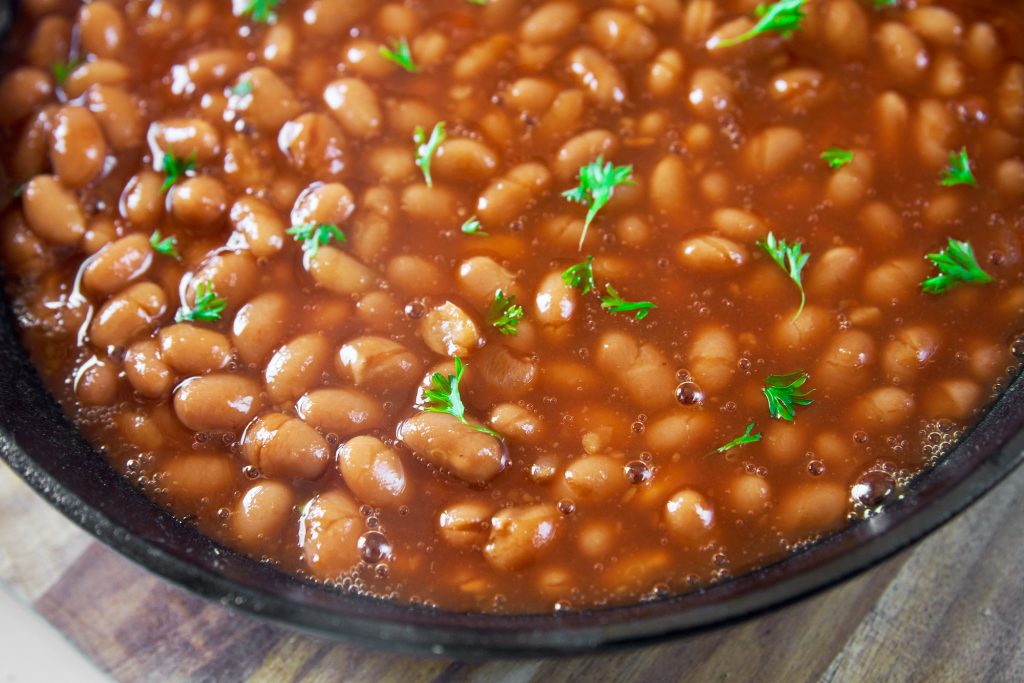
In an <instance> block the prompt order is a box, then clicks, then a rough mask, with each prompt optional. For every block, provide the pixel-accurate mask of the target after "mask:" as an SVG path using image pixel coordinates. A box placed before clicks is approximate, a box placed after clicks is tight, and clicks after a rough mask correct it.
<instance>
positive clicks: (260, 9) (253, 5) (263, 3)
mask: <svg viewBox="0 0 1024 683" xmlns="http://www.w3.org/2000/svg"><path fill="white" fill-rule="evenodd" d="M280 4H281V0H249V2H247V3H246V5H245V8H244V9H242V14H248V15H249V18H250V19H252V20H253V21H255V22H256V23H258V24H269V23H270V22H272V21H274V20H275V19H276V18H277V15H276V14H275V13H274V8H275V7H277V6H278V5H280Z"/></svg>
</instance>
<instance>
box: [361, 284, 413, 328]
mask: <svg viewBox="0 0 1024 683" xmlns="http://www.w3.org/2000/svg"><path fill="white" fill-rule="evenodd" d="M404 315H405V314H404V312H403V311H402V308H401V307H400V306H399V305H398V302H397V301H395V297H394V296H392V295H391V294H388V293H387V292H369V293H368V294H364V295H363V296H362V297H361V298H360V299H359V302H358V303H357V304H356V317H357V318H358V319H359V322H360V323H361V324H362V325H363V326H365V327H366V329H367V330H369V331H371V332H388V331H390V330H392V329H394V327H395V326H396V325H397V324H398V321H399V320H400V319H401V318H402V317H403V316H404Z"/></svg>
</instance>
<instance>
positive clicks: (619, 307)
mask: <svg viewBox="0 0 1024 683" xmlns="http://www.w3.org/2000/svg"><path fill="white" fill-rule="evenodd" d="M605 289H606V290H607V294H605V295H604V296H602V297H601V308H603V309H605V310H606V311H609V312H611V313H630V312H635V317H636V319H637V320H643V319H644V318H646V317H647V314H648V313H650V312H651V310H652V309H655V308H657V306H655V305H654V304H652V303H651V302H650V301H626V300H625V299H623V298H622V297H620V296H619V293H618V292H616V291H615V288H614V287H612V286H611V285H605Z"/></svg>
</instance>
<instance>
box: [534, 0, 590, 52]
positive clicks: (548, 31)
mask: <svg viewBox="0 0 1024 683" xmlns="http://www.w3.org/2000/svg"><path fill="white" fill-rule="evenodd" d="M581 20H582V17H581V15H580V9H579V7H578V6H577V5H576V3H575V2H568V1H562V0H554V1H553V2H546V3H544V4H543V5H541V6H540V7H538V8H537V9H535V10H534V11H533V12H532V13H531V14H530V15H529V16H528V17H526V19H524V20H523V23H522V24H520V25H519V38H520V39H521V40H523V41H525V42H527V43H534V44H541V43H557V42H559V41H561V40H562V39H563V38H565V37H566V36H567V35H568V34H569V33H570V32H571V31H573V30H574V29H575V28H576V27H577V26H578V25H579V23H580V21H581Z"/></svg>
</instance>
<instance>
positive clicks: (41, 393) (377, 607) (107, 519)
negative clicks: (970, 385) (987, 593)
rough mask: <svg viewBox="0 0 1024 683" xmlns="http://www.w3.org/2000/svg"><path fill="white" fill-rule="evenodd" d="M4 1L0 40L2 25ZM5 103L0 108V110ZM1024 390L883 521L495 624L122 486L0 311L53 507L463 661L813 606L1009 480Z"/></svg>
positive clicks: (237, 585)
mask: <svg viewBox="0 0 1024 683" xmlns="http://www.w3.org/2000/svg"><path fill="white" fill-rule="evenodd" d="M9 8H10V4H9V2H6V1H4V0H0V35H2V34H3V32H4V29H5V28H6V26H7V23H8V21H9V17H10V11H9ZM0 106H2V105H0ZM1022 427H1024V379H1022V378H1020V377H1018V378H1017V379H1016V380H1015V381H1014V382H1013V383H1012V384H1011V385H1010V386H1009V388H1008V389H1007V390H1006V391H1005V392H1004V394H1003V395H1002V396H1001V397H1000V398H999V400H998V401H997V402H996V403H995V404H994V405H993V407H992V408H991V410H990V411H989V413H988V414H987V415H986V417H985V418H984V419H983V420H982V421H981V423H980V424H979V425H978V426H977V428H975V429H974V430H973V431H971V432H970V433H969V434H968V435H967V436H966V438H964V439H963V440H962V441H961V443H960V444H959V445H958V446H957V448H956V449H955V450H954V451H953V452H951V453H950V454H949V455H948V456H947V457H946V458H945V459H944V460H943V461H942V462H941V463H940V464H939V465H938V466H937V467H935V468H934V469H932V470H931V471H929V472H928V473H926V474H925V475H923V476H921V477H919V478H918V479H917V480H916V481H915V482H914V484H913V485H912V486H911V487H910V490H909V491H907V492H906V495H905V496H904V497H903V498H902V499H901V500H899V501H896V502H895V503H893V504H891V505H889V506H888V507H887V508H886V509H885V510H884V511H883V512H882V513H880V514H878V515H877V516H874V517H872V518H870V519H869V520H867V521H864V522H859V523H857V524H855V525H853V526H851V527H848V528H847V529H845V530H843V531H841V532H840V533H838V534H836V535H835V536H832V537H830V538H828V539H825V540H824V541H821V542H819V543H817V544H815V545H813V546H811V547H810V548H808V549H807V550H805V551H803V552H801V553H799V554H796V555H792V556H790V557H788V558H787V559H785V560H784V561H781V562H779V563H777V564H774V565H772V566H770V567H767V568H765V569H762V570H759V571H757V572H754V573H751V574H747V575H745V576H741V577H739V578H737V579H734V580H731V581H728V582H725V583H721V584H718V585H716V586H713V587H711V588H709V589H707V590H704V591H701V592H696V593H691V594H688V595H683V596H679V597H675V598H667V599H663V600H658V601H656V602H647V603H642V604H638V605H633V606H630V607H619V608H613V609H604V610H597V611H593V612H585V613H570V614H560V615H554V614H549V615H538V616H499V615H485V614H470V613H453V612H444V611H437V610H429V609H425V608H413V607H405V606H402V605H398V604H392V603H387V602H383V601H379V600H374V599H370V598H364V597H359V596H354V595H347V594H342V593H340V592H338V591H336V590H333V589H331V588H328V587H325V586H321V585H317V584H314V583H311V582H305V581H302V580H299V579H296V578H293V577H290V576H286V575H284V574H282V573H279V572H277V571H276V570H274V569H273V568H272V567H270V566H268V565H265V564H260V563H257V562H255V561H253V560H250V559H248V558H245V557H243V556H241V555H238V554H237V553H234V552H232V551H230V550H227V549H225V548H223V547H221V546H219V545H218V544H216V543H214V542H213V541H211V540H210V539H208V538H205V537H203V536H201V535H199V534H198V533H197V532H196V531H195V530H194V529H193V528H192V527H190V526H188V525H186V524H183V523H181V522H179V521H177V520H176V519H174V518H173V517H172V516H171V515H170V514H168V513H167V512H166V511H165V510H163V509H161V508H159V507H158V506H156V505H155V504H153V503H152V502H151V501H150V500H149V499H148V498H146V497H145V496H144V495H143V494H142V493H141V492H140V491H138V490H137V489H135V488H133V487H132V486H131V485H130V484H129V483H128V482H127V480H126V479H124V478H122V477H121V476H120V475H118V474H117V473H116V472H115V471H114V470H113V469H112V468H111V467H110V466H108V465H107V464H106V461H105V460H104V459H103V457H102V456H101V455H100V454H99V453H97V452H96V451H95V450H94V449H93V448H92V447H91V446H90V445H89V444H88V443H86V442H85V441H84V440H83V439H82V437H81V436H80V435H79V434H78V432H77V431H76V430H75V428H74V427H73V426H72V425H71V424H70V422H69V421H68V420H67V418H66V417H65V416H64V413H63V412H62V411H61V409H60V407H59V406H58V405H57V403H56V401H55V400H54V399H53V398H52V396H50V394H49V393H48V392H47V391H46V389H45V388H44V386H43V384H42V382H41V380H40V378H39V376H38V375H37V374H36V371H35V369H34V368H33V367H32V365H31V363H30V362H29V360H28V357H27V356H26V354H25V351H24V349H23V348H22V346H21V342H20V340H19V337H18V334H17V331H16V326H15V321H14V316H13V313H12V311H11V309H10V305H9V303H8V302H7V301H6V300H4V303H3V305H2V306H0V457H2V458H3V459H4V460H6V461H7V463H8V464H9V465H10V466H11V467H13V468H14V470H15V471H16V472H17V473H18V474H20V475H21V476H22V477H23V478H24V479H25V481H27V482H28V483H29V485H31V486H32V487H33V488H35V489H36V491H38V492H39V493H40V495H42V496H43V497H44V498H46V499H47V500H49V501H50V503H51V504H53V505H54V507H56V508H57V509H58V510H60V511H61V512H63V513H64V514H65V515H66V516H67V517H68V518H70V519H71V520H73V521H74V522H76V523H77V524H78V525H80V526H81V527H82V528H84V529H86V530H87V531H89V532H90V533H92V534H93V535H94V536H96V538H98V539H100V540H101V541H103V542H104V543H106V544H107V545H109V546H111V547H112V548H114V549H115V550H117V551H119V552H120V553H121V554H123V555H125V556H126V557H128V558H130V559H132V560H134V561H135V562H137V563H139V564H141V565H142V566H143V567H145V568H147V569H149V570H150V571H152V572H154V573H155V574H157V575H159V576H162V577H163V578H165V579H167V580H169V581H171V582H173V583H176V584H178V585H180V586H182V587H184V588H187V589H189V590H191V591H193V592H194V593H197V594H199V595H201V596H203V597H205V598H208V599H210V600H216V601H218V602H220V603H221V604H224V605H229V606H232V607H235V608H237V609H239V610H242V611H244V612H248V613H250V614H253V615H257V616H261V617H265V618H269V619H271V620H274V621H277V622H280V623H283V624H286V625H289V626H293V627H297V628H300V629H304V630H307V631H311V632H314V633H316V634H319V635H322V636H327V637H330V638H336V639H339V640H345V641H348V642H352V643H356V644H361V645H368V646H375V647H382V648H387V649H391V650H399V651H404V652H412V653H420V654H434V655H442V654H443V655H448V656H459V657H473V658H478V657H487V656H526V655H538V656H544V655H558V654H570V653H586V652H595V651H602V650H610V649H613V648H618V647H623V646H629V645H639V644H644V643H651V642H655V641H658V640H662V639H665V638H669V637H674V636H680V635H683V634H686V633H692V632H694V631H697V630H701V629H708V628H711V627H714V626H721V625H724V624H727V623H729V622H732V621H735V620H738V619H742V618H744V617H748V616H751V615H753V614H756V613H759V612H762V611H765V610H768V609H772V608H775V607H778V606H780V605H783V604H785V603H787V602H790V601H792V600H795V599H797V598H799V597H803V596H806V595H809V594H811V593H813V592H815V591H818V590H821V589H822V588H825V587H827V586H830V585H833V584H835V583H837V582H839V581H841V580H842V579H844V578H846V577H848V576H850V575H852V574H854V573H856V572H859V571H862V570H864V569H866V568H868V567H870V566H872V565H873V564H875V563H877V562H879V561H880V560H882V559H883V558H885V557H887V556H889V555H891V554H892V553H894V552H896V551H897V550H899V549H901V548H903V547H905V546H907V545H908V544H910V543H912V542H914V541H915V540H917V539H919V538H920V537H921V536H923V535H925V534H926V533H928V532H930V531H932V530H934V529H936V528H937V527H939V526H940V525H941V524H943V523H944V522H946V521H947V520H949V519H950V518H951V517H952V516H953V515H955V514H956V513H958V512H959V511H961V510H962V509H963V508H964V507H966V506H967V505H968V504H969V503H971V502H972V501H974V500H975V499H977V498H978V497H979V496H981V495H982V494H983V493H984V492H985V491H986V490H987V489H989V488H990V487H991V486H992V485H993V484H995V483H996V482H997V481H999V480H1000V479H1002V478H1004V477H1005V476H1006V475H1007V474H1008V473H1009V472H1011V471H1012V470H1013V469H1014V468H1015V467H1016V466H1017V465H1018V464H1019V463H1020V461H1021V460H1022V450H1024V431H1022Z"/></svg>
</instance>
